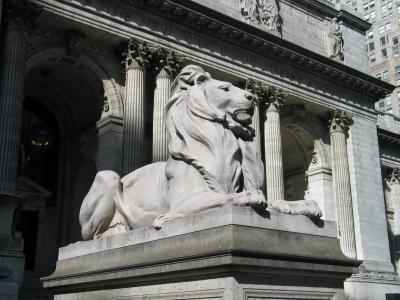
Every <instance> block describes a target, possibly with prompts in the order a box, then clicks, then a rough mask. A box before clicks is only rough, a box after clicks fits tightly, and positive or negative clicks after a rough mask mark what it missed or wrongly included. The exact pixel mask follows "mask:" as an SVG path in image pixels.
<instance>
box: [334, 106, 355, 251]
mask: <svg viewBox="0 0 400 300" xmlns="http://www.w3.org/2000/svg"><path fill="white" fill-rule="evenodd" d="M351 122H352V120H351V114H348V113H346V112H343V111H340V110H335V111H334V113H333V116H332V119H331V121H330V123H331V124H330V135H331V145H332V171H333V186H334V197H335V200H336V214H337V219H338V227H339V237H340V243H341V245H342V250H343V253H344V254H346V255H347V256H348V257H352V258H355V257H356V256H357V255H356V244H355V233H354V216H353V203H352V196H351V182H350V173H349V163H348V156H347V144H346V132H347V131H348V130H349V126H350V125H351Z"/></svg>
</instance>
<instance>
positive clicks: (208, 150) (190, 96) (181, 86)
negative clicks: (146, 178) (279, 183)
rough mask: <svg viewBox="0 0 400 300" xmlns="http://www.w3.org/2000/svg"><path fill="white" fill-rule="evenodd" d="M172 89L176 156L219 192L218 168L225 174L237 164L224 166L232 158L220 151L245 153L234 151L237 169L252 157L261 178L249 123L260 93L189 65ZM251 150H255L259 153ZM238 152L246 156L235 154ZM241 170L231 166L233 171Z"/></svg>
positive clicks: (170, 118) (169, 113)
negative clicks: (239, 86) (247, 89)
mask: <svg viewBox="0 0 400 300" xmlns="http://www.w3.org/2000/svg"><path fill="white" fill-rule="evenodd" d="M171 92H172V97H171V99H170V100H169V102H168V103H167V106H166V114H165V115H166V120H165V124H166V128H167V131H168V135H169V150H170V154H171V156H172V157H173V158H174V159H179V160H184V161H186V162H187V163H189V164H191V165H193V166H195V167H196V168H197V169H198V170H199V172H200V173H202V174H203V176H204V178H205V179H206V181H207V182H208V183H209V186H210V187H211V188H213V189H216V190H218V189H219V188H217V187H216V186H217V185H218V179H217V178H216V177H218V172H226V170H225V169H223V168H234V167H233V166H231V165H224V166H221V160H224V161H225V160H226V159H227V158H226V157H224V158H221V157H220V156H218V155H221V153H227V152H232V151H235V150H234V149H238V150H237V151H238V153H240V154H237V153H236V152H235V153H234V155H235V159H236V162H232V163H235V164H236V166H235V168H237V164H239V165H240V166H239V168H243V167H242V165H244V164H245V163H242V161H244V160H246V161H247V162H248V160H249V159H250V160H251V163H252V164H254V165H257V166H256V167H252V172H253V171H254V169H257V171H256V173H257V174H253V175H254V176H260V178H261V180H262V178H263V174H262V162H261V160H260V159H259V157H258V156H259V154H258V153H256V147H255V146H254V140H253V138H254V129H253V128H251V127H250V126H249V125H250V124H251V120H252V116H253V112H254V101H255V99H256V97H255V95H253V94H251V93H250V92H247V91H245V90H242V89H240V88H238V87H235V86H233V85H232V84H231V83H229V82H224V81H219V80H216V79H214V78H212V77H211V75H210V74H209V73H207V72H205V71H204V70H203V69H202V68H201V67H199V66H194V65H189V66H186V67H185V68H184V69H183V70H182V71H181V72H180V74H179V75H178V76H177V78H176V79H175V80H174V82H173V83H172V86H171ZM244 152H246V153H244ZM249 152H254V155H253V154H251V155H250V154H249ZM237 155H239V156H240V157H246V159H240V158H236V156H237ZM228 156H229V155H228ZM225 164H226V162H225ZM218 168H219V169H218ZM221 168H222V169H221ZM244 168H245V167H244ZM237 171H238V170H236V171H233V169H232V172H237ZM243 172H244V171H243ZM248 173H249V172H247V174H248ZM253 173H254V172H253ZM260 174H261V175H260ZM257 181H258V180H257ZM211 182H214V183H211Z"/></svg>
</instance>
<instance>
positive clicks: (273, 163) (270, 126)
mask: <svg viewBox="0 0 400 300" xmlns="http://www.w3.org/2000/svg"><path fill="white" fill-rule="evenodd" d="M284 97H285V94H284V93H283V92H281V91H278V90H276V89H274V88H269V92H268V97H267V98H266V99H265V100H266V103H265V121H264V143H265V145H264V146H265V175H266V186H267V199H268V202H273V201H276V200H284V199H285V189H284V181H283V161H282V137H281V123H280V109H281V107H282V105H283V100H284Z"/></svg>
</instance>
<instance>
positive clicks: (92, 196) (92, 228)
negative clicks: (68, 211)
mask: <svg viewBox="0 0 400 300" xmlns="http://www.w3.org/2000/svg"><path fill="white" fill-rule="evenodd" d="M118 193H120V177H119V175H118V174H117V173H115V172H113V171H101V172H99V173H97V175H96V177H95V179H94V181H93V184H92V186H91V187H90V190H89V192H88V193H87V195H86V197H85V199H84V200H83V203H82V206H81V210H80V212H79V222H80V224H81V228H82V230H81V232H82V237H83V239H84V240H90V239H93V238H97V237H99V236H100V235H101V234H103V233H104V232H105V231H107V230H108V228H109V226H110V224H111V222H112V220H113V219H114V217H115V211H116V206H115V197H116V196H117V194H118Z"/></svg>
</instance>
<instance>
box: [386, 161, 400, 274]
mask: <svg viewBox="0 0 400 300" xmlns="http://www.w3.org/2000/svg"><path fill="white" fill-rule="evenodd" d="M387 184H388V186H389V189H390V198H389V200H390V203H391V204H392V207H393V212H394V214H393V227H392V232H393V236H394V246H395V251H396V258H395V264H396V271H397V274H400V169H398V168H394V169H393V170H392V172H391V173H390V174H389V177H388V182H387Z"/></svg>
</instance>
